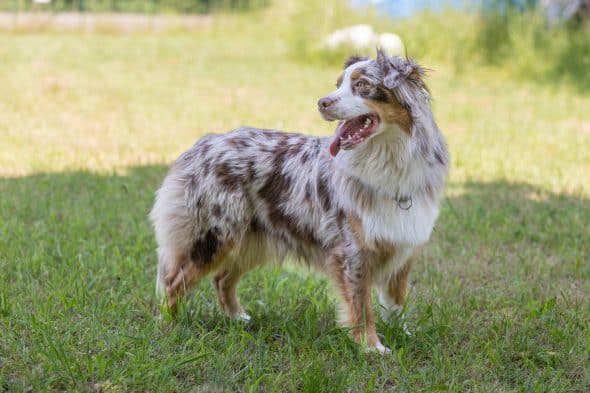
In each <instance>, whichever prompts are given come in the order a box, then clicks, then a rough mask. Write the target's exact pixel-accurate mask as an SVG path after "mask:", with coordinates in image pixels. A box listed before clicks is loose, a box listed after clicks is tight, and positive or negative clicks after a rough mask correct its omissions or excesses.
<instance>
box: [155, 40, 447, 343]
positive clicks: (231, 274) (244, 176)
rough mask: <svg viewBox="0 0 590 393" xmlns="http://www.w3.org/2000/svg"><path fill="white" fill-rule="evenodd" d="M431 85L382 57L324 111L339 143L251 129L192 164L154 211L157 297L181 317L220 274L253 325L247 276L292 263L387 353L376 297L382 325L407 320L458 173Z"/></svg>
mask: <svg viewBox="0 0 590 393" xmlns="http://www.w3.org/2000/svg"><path fill="white" fill-rule="evenodd" d="M423 76H424V70H423V69H422V68H421V67H420V66H419V65H418V64H416V63H415V62H413V61H411V60H408V59H403V58H400V57H390V56H388V55H386V54H385V53H383V52H382V51H378V55H377V58H376V59H375V60H372V59H368V58H359V57H352V58H350V59H349V60H348V61H347V62H346V64H345V69H344V72H343V73H342V75H341V76H340V77H339V78H338V82H337V89H336V90H335V91H334V92H332V93H331V94H329V95H327V96H326V97H323V98H322V99H320V100H319V102H318V109H319V111H320V113H321V115H322V116H323V118H324V119H326V120H330V121H332V120H338V121H339V123H338V126H337V127H336V131H335V135H334V136H333V137H326V138H319V137H314V136H308V135H302V134H293V133H285V132H280V131H273V130H263V129H258V128H251V127H244V128H239V129H236V130H234V131H231V132H229V133H227V134H222V135H207V136H205V137H203V138H202V139H200V140H199V141H197V142H196V143H195V144H194V146H193V147H191V148H190V149H189V150H187V151H186V152H185V153H183V154H182V155H181V156H180V157H179V158H178V159H177V160H176V162H175V163H174V164H173V166H172V168H171V170H170V172H169V174H168V175H167V176H166V178H165V179H164V182H163V184H162V186H161V188H160V189H159V190H158V192H157V196H156V201H155V204H154V207H153V210H152V212H151V220H152V222H153V224H154V227H155V231H156V238H157V242H158V246H159V247H158V257H159V265H158V277H157V291H158V295H159V296H161V297H162V298H163V299H167V305H168V307H169V308H170V310H171V311H172V312H174V311H175V309H176V304H177V301H178V299H179V298H180V297H181V296H183V294H184V293H185V292H186V291H187V289H189V288H190V287H192V286H194V285H195V284H196V283H197V282H199V280H201V279H202V278H204V277H205V276H207V275H208V274H212V275H213V287H214V289H215V293H216V294H217V298H218V299H219V304H220V306H221V308H222V309H223V311H224V312H225V313H226V314H227V315H228V316H229V317H231V318H237V319H243V320H249V319H250V317H249V316H248V314H246V312H245V311H244V309H243V308H242V306H241V305H240V302H239V300H238V298H237V296H236V287H237V285H238V281H239V280H240V277H241V276H242V275H243V274H244V273H246V272H248V271H249V270H251V269H253V268H255V267H257V266H260V265H262V264H264V263H267V262H271V261H282V260H283V259H285V257H287V256H290V257H292V258H293V259H296V260H303V261H306V262H307V263H308V264H309V265H312V266H314V267H317V268H318V269H319V270H321V271H323V272H325V274H326V275H327V276H328V277H329V278H330V279H331V280H332V282H333V283H334V285H335V287H336V288H337V290H338V292H339V293H340V295H341V299H342V316H341V322H342V324H343V325H344V326H347V327H348V328H350V331H351V334H352V336H353V338H354V339H355V340H356V341H357V342H364V343H366V345H367V346H368V348H369V349H372V350H377V351H379V352H382V353H386V352H388V351H389V350H388V349H387V348H386V347H385V346H383V345H382V344H381V342H380V340H379V337H378V335H377V332H376V330H375V323H374V319H373V313H372V310H371V288H372V287H373V286H375V287H376V288H377V291H378V293H379V300H380V302H381V305H382V310H383V312H384V317H385V318H387V317H388V316H389V315H391V313H393V312H397V311H399V310H400V309H401V308H402V306H403V304H404V301H405V295H406V287H407V281H408V273H409V271H410V265H411V263H412V257H413V256H414V254H415V252H416V250H417V249H419V248H420V247H421V246H422V245H423V244H425V243H426V242H427V241H428V238H429V237H430V234H431V232H432V228H433V225H434V222H435V220H436V217H437V215H438V211H439V202H440V198H441V194H442V190H443V187H444V182H445V177H446V173H447V167H448V163H449V156H448V152H447V147H446V144H445V140H444V138H443V136H442V135H441V133H440V131H439V129H438V127H437V125H436V121H435V119H434V116H433V114H432V110H431V106H430V95H429V92H428V89H427V88H426V85H425V84H424V81H423Z"/></svg>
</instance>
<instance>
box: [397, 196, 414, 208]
mask: <svg viewBox="0 0 590 393" xmlns="http://www.w3.org/2000/svg"><path fill="white" fill-rule="evenodd" d="M397 207H399V208H400V209H402V210H410V208H411V207H412V197H411V196H409V197H401V198H399V199H398V200H397Z"/></svg>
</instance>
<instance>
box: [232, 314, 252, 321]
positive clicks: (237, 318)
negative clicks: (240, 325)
mask: <svg viewBox="0 0 590 393" xmlns="http://www.w3.org/2000/svg"><path fill="white" fill-rule="evenodd" d="M232 319H233V320H234V321H240V322H244V323H248V322H250V321H251V320H252V317H251V316H250V315H248V314H246V313H245V312H242V313H239V314H236V315H233V316H232Z"/></svg>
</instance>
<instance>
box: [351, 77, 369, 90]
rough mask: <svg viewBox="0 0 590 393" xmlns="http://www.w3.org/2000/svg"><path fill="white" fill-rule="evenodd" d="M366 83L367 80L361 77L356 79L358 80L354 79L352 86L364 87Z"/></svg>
mask: <svg viewBox="0 0 590 393" xmlns="http://www.w3.org/2000/svg"><path fill="white" fill-rule="evenodd" d="M367 85H368V83H367V81H364V80H362V79H361V80H358V81H356V82H355V83H354V87H357V88H362V87H365V86H367Z"/></svg>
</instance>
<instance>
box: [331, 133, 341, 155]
mask: <svg viewBox="0 0 590 393" xmlns="http://www.w3.org/2000/svg"><path fill="white" fill-rule="evenodd" d="M339 151H340V137H339V136H338V135H336V136H335V137H334V140H333V141H332V143H330V154H331V155H332V157H336V154H338V152H339Z"/></svg>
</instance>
